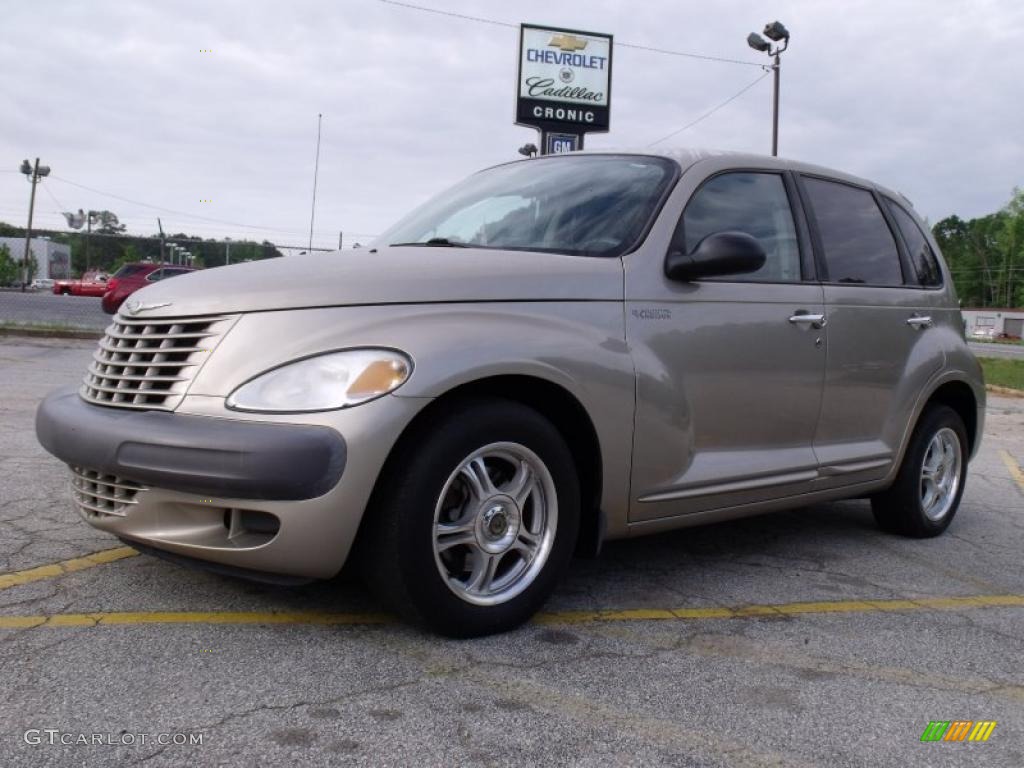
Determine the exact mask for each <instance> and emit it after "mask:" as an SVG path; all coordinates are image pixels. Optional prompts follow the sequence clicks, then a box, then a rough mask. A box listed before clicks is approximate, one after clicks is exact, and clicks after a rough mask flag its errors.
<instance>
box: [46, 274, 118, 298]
mask: <svg viewBox="0 0 1024 768" xmlns="http://www.w3.org/2000/svg"><path fill="white" fill-rule="evenodd" d="M107 280H108V278H107V275H106V273H105V272H86V273H85V274H84V275H82V279H81V280H54V281H53V292H54V293H56V294H57V295H58V296H102V295H103V294H104V293H106V291H107V287H108V282H107Z"/></svg>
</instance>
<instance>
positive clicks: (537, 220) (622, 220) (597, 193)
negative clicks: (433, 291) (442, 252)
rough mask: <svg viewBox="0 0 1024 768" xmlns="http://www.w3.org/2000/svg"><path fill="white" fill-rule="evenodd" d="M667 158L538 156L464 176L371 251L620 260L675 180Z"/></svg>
mask: <svg viewBox="0 0 1024 768" xmlns="http://www.w3.org/2000/svg"><path fill="white" fill-rule="evenodd" d="M675 175H676V166H675V164H674V163H673V162H672V161H671V160H665V159H663V158H657V157H642V156H624V155H578V156H575V157H557V158H540V159H536V160H528V161H525V162H519V163H511V164H509V165H501V166H498V167H497V168H491V169H489V170H486V171H481V172H480V173H477V174H474V175H473V176H470V177H469V178H468V179H466V180H465V181H463V182H462V183H460V184H458V185H456V186H455V187H453V188H451V189H449V190H448V191H447V192H442V193H441V194H440V195H438V196H437V197H435V198H434V199H433V200H431V201H430V202H428V203H426V204H425V205H423V206H421V207H420V208H418V209H417V210H415V211H413V212H412V213H411V214H410V215H408V216H407V217H405V218H404V219H402V220H401V221H400V222H398V224H396V225H395V226H393V227H392V228H391V229H389V230H388V231H387V232H385V233H384V234H383V235H381V236H380V238H379V239H378V241H377V245H385V244H386V245H393V246H402V245H431V246H449V247H450V246H455V247H458V246H473V247H478V248H504V249H509V250H527V251H551V252H556V253H568V254H579V255H585V256H621V255H622V254H623V253H626V252H627V251H629V250H631V249H632V248H633V247H634V245H635V244H636V242H637V240H638V239H639V238H640V236H641V235H642V234H643V232H644V230H645V228H646V227H647V225H648V223H649V222H650V221H651V219H652V218H653V216H654V214H655V212H656V209H657V207H658V204H659V202H660V201H661V199H662V196H663V194H664V193H665V191H666V189H667V188H668V186H669V184H670V183H671V182H672V180H673V179H674V178H675Z"/></svg>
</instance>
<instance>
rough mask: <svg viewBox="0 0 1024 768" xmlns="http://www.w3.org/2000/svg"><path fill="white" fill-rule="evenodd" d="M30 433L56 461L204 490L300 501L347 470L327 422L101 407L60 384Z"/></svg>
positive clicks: (319, 493)
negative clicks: (284, 421) (321, 424)
mask: <svg viewBox="0 0 1024 768" xmlns="http://www.w3.org/2000/svg"><path fill="white" fill-rule="evenodd" d="M36 436H37V437H38V439H39V442H40V443H41V444H42V446H43V448H45V449H46V450H48V451H49V452H50V453H52V454H53V455H54V456H56V457H57V458H58V459H60V460H61V461H63V462H65V463H67V464H70V465H72V466H78V467H88V468H89V469H92V470H96V471H98V472H103V473H105V474H108V475H116V476H118V477H125V478H130V479H132V480H134V481H136V482H139V483H142V484H144V485H154V486H159V487H162V488H173V489H175V490H177V491H184V492H186V493H195V494H200V495H204V496H209V495H212V496H231V497H234V498H238V499H262V500H270V501H272V500H279V501H281V500H289V501H298V500H303V499H313V498H316V497H317V496H323V495H324V494H325V493H327V492H328V491H329V490H330V489H331V488H333V487H334V486H335V485H336V484H337V482H338V480H339V479H341V474H342V472H343V471H344V469H345V457H346V453H347V451H346V446H345V441H344V440H343V439H342V437H341V435H339V434H338V433H337V432H335V431H334V430H332V429H330V428H328V427H319V426H312V425H294V424H274V423H266V422H253V421H232V420H229V419H211V418H208V417H205V416H188V415H182V414H176V413H166V412H163V411H131V410H126V409H117V408H104V407H101V406H95V405H90V404H89V403H87V402H85V401H83V400H82V399H81V398H80V397H79V396H78V393H77V391H76V390H73V389H72V390H58V391H57V392H54V393H52V394H51V395H49V396H48V397H47V398H46V399H44V400H43V402H42V403H41V404H40V405H39V410H38V411H36Z"/></svg>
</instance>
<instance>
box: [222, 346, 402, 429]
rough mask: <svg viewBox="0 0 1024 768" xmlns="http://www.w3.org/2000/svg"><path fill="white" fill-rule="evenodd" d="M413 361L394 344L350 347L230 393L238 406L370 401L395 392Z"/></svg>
mask: <svg viewBox="0 0 1024 768" xmlns="http://www.w3.org/2000/svg"><path fill="white" fill-rule="evenodd" d="M410 373H412V361H411V360H409V358H408V357H406V356H405V355H403V354H401V353H400V352H396V351H394V350H390V349H349V350H345V351H343V352H328V353H327V354H323V355H317V356H316V357H307V358H305V359H304V360H296V361H295V362H294V363H287V364H285V365H282V366H281V367H280V368H274V369H273V370H270V371H267V372H266V373H262V374H260V375H259V376H257V377H256V378H255V379H250V380H249V381H247V382H246V383H245V384H243V385H242V386H240V387H239V388H238V389H236V390H235V391H234V392H232V393H231V396H230V397H228V400H227V405H228V408H232V409H234V410H236V411H262V412H267V413H303V412H307V411H330V410H335V409H337V408H348V407H349V406H352V405H359V404H360V403H365V402H366V401H367V400H373V399H374V398H375V397H380V396H381V395H386V394H387V393H388V392H393V391H394V390H396V389H398V387H400V386H402V384H404V383H405V381H406V379H408V378H409V374H410Z"/></svg>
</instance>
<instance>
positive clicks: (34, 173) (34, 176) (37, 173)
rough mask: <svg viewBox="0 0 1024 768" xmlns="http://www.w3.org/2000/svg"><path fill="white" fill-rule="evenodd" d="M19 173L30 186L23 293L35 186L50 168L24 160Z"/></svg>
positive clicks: (28, 254)
mask: <svg viewBox="0 0 1024 768" xmlns="http://www.w3.org/2000/svg"><path fill="white" fill-rule="evenodd" d="M20 170H21V172H22V173H23V174H25V177H26V178H27V179H28V181H29V182H30V183H31V184H32V192H31V194H30V195H29V199H28V229H26V230H25V260H24V263H23V265H22V266H23V269H24V272H23V279H22V281H21V290H22V292H23V293H24V291H25V289H26V287H27V286H28V276H29V274H30V271H29V267H28V264H29V261H28V260H29V259H30V258H31V257H32V216H33V214H34V213H35V209H36V184H38V183H39V181H40V180H41V179H43V178H45V177H47V176H49V175H50V167H49V166H47V165H43V166H40V165H39V158H38V157H37V158H36V164H35V166H32V165H30V164H29V162H28V160H27V159H26V160H24V161H23V162H22V164H21V168H20Z"/></svg>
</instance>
